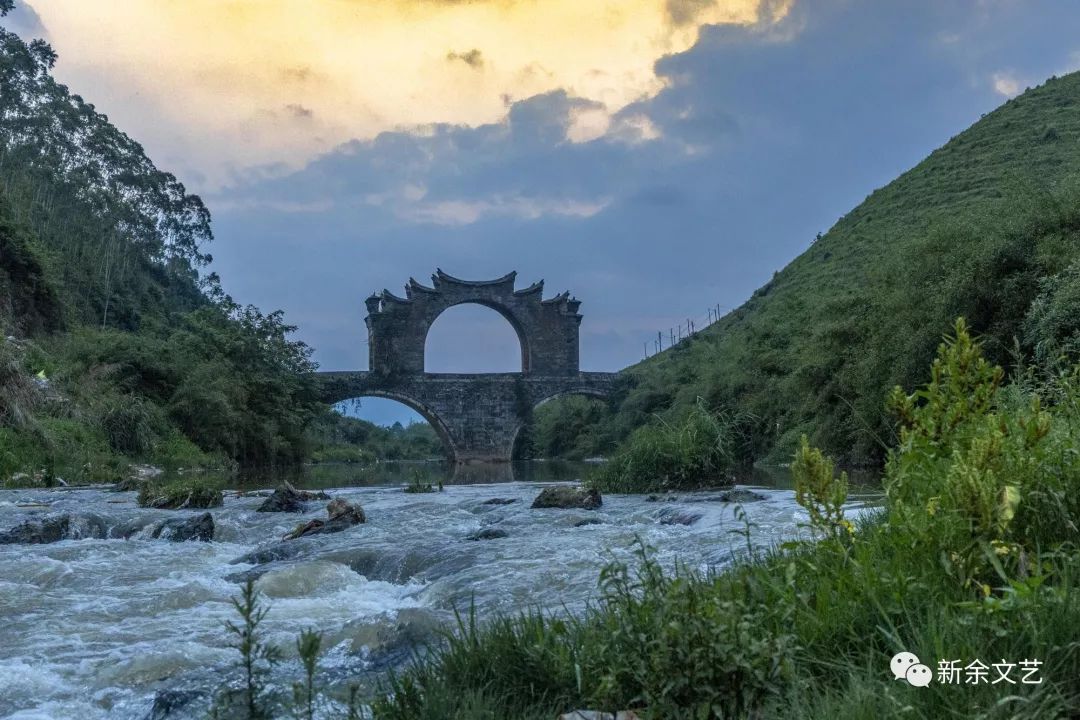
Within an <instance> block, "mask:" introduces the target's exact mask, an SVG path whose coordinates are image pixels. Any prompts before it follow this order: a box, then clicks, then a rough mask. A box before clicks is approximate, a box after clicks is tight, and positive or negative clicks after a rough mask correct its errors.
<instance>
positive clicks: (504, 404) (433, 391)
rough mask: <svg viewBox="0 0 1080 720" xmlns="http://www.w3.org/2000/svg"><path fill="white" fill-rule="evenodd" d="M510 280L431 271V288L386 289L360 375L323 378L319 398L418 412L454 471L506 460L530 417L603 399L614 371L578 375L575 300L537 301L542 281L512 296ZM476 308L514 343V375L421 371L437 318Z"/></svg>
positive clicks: (375, 307) (370, 306)
mask: <svg viewBox="0 0 1080 720" xmlns="http://www.w3.org/2000/svg"><path fill="white" fill-rule="evenodd" d="M516 277H517V273H516V272H511V273H509V274H508V275H505V276H503V277H501V278H499V279H497V280H487V281H470V280H460V279H458V278H455V277H452V276H450V275H447V274H446V273H444V272H443V271H442V270H437V271H436V273H435V274H434V275H432V278H431V279H432V287H427V286H425V285H421V284H420V283H418V282H417V281H416V280H414V279H412V278H410V279H409V283H408V285H406V286H405V297H403V298H402V297H398V296H396V295H394V294H393V293H391V292H390V291H389V290H383V291H382V292H381V293H376V294H374V295H372V296H371V297H369V298H368V299H367V301H366V305H367V311H368V315H367V317H366V318H365V323H366V324H367V328H368V351H369V367H370V368H371V369H370V370H367V371H352V372H320V373H318V378H319V381H320V385H321V397H322V400H323V401H325V402H327V403H338V402H341V401H343V400H349V399H352V398H357V397H384V398H390V399H392V400H397V401H399V402H401V403H404V404H405V405H408V406H409V407H411V408H413V409H414V410H416V411H417V412H418V413H420V415H422V416H423V417H424V418H425V419H426V420H427V421H428V422H430V423H431V425H432V426H433V427H434V428H435V430H436V432H437V433H438V434H439V436H440V437H441V438H442V440H443V442H444V443H445V444H446V446H447V449H448V451H449V454H450V455H451V457H452V458H453V459H454V461H455V462H456V463H457V464H459V465H463V464H468V463H478V462H509V461H510V460H511V458H512V456H513V451H514V444H515V442H516V441H517V437H518V434H519V433H520V432H521V429H522V428H523V427H524V426H525V425H526V424H527V422H528V420H529V418H530V417H531V414H532V410H533V408H535V407H536V406H537V405H540V404H542V403H544V402H546V401H548V400H551V399H554V398H556V397H561V396H565V395H590V396H594V397H606V396H608V395H609V394H610V393H611V391H612V389H613V387H614V384H615V382H616V378H617V377H618V374H617V373H603V372H581V371H580V369H579V344H578V333H579V328H580V325H581V314H580V313H579V312H578V308H579V307H580V305H581V302H580V301H579V300H577V299H576V298H573V297H570V294H569V293H565V292H564V293H562V294H560V295H556V296H555V297H553V298H550V299H547V300H544V299H543V298H542V294H543V289H544V283H543V281H540V282H538V283H534V284H532V285H530V286H529V287H527V288H525V289H523V290H515V289H514V280H515V278H516ZM466 303H475V304H479V305H484V306H487V307H489V308H491V309H493V310H495V311H496V312H498V313H499V314H501V315H502V316H503V317H504V318H506V320H507V321H508V322H509V323H510V326H511V327H512V328H514V331H515V332H516V333H517V336H518V339H519V341H520V342H521V372H517V373H477V374H447V373H427V372H424V348H425V344H426V342H427V334H428V331H429V330H430V328H431V325H432V324H433V323H434V322H435V319H436V318H438V317H439V315H440V314H442V313H443V312H444V311H445V310H447V309H448V308H451V307H453V306H455V305H461V304H466Z"/></svg>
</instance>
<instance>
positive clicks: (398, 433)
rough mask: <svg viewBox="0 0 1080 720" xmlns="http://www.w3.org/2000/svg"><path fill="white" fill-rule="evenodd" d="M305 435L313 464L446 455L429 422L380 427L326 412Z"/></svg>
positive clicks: (444, 448)
mask: <svg viewBox="0 0 1080 720" xmlns="http://www.w3.org/2000/svg"><path fill="white" fill-rule="evenodd" d="M308 432H309V435H310V437H311V441H312V448H313V451H312V455H311V457H312V460H314V461H315V462H356V463H362V462H370V461H372V460H431V459H435V458H444V457H445V456H446V447H445V446H444V445H443V442H442V440H441V439H440V438H439V436H438V434H436V432H435V428H433V427H432V426H431V425H430V424H428V423H421V422H417V423H410V424H409V425H402V424H401V423H394V424H393V425H391V426H390V427H382V426H380V425H376V424H374V423H371V422H368V421H367V420H361V419H360V418H355V417H349V416H347V415H342V414H340V413H338V412H335V411H333V410H328V411H327V412H325V413H323V414H321V415H319V416H318V417H317V418H316V419H315V420H314V421H313V422H312V423H311V425H310V427H309V430H308Z"/></svg>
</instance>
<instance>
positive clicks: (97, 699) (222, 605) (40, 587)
mask: <svg viewBox="0 0 1080 720" xmlns="http://www.w3.org/2000/svg"><path fill="white" fill-rule="evenodd" d="M537 492H538V488H537V486H536V485H535V484H531V483H506V484H499V485H487V486H485V485H470V486H448V487H447V488H446V491H445V492H443V493H435V494H430V495H409V494H405V493H403V492H401V488H400V487H366V488H343V489H339V490H335V491H333V492H332V494H333V495H336V496H342V497H345V498H347V499H349V500H350V501H354V502H359V503H361V504H362V505H363V506H364V507H365V509H366V511H367V515H368V518H369V521H368V523H367V524H365V525H363V526H358V527H356V528H353V529H350V530H348V531H345V532H342V533H338V534H333V535H326V536H316V537H313V538H303V539H301V540H296V541H290V544H289V545H288V548H289V550H290V551H291V552H289V553H287V555H288V557H284V558H278V559H276V560H275V561H274V562H272V563H269V564H267V565H265V566H258V565H252V564H247V563H239V564H235V563H234V562H232V561H235V560H236V559H238V558H242V557H244V556H245V555H247V554H248V553H251V552H252V551H254V550H262V549H269V550H272V551H273V550H276V549H279V548H282V547H285V546H283V545H282V544H281V540H280V537H281V535H282V534H283V533H284V532H286V531H288V530H290V529H291V528H292V527H294V526H295V524H296V523H297V522H298V521H302V520H306V519H309V518H312V517H318V516H320V515H324V512H323V510H322V506H321V504H319V503H313V504H312V505H311V506H310V508H309V509H310V512H309V513H306V514H304V515H302V516H297V515H279V514H274V513H256V512H255V508H256V507H258V505H259V503H261V501H262V499H261V498H257V497H239V498H237V497H229V498H227V500H226V503H225V506H224V507H223V508H220V509H215V510H212V511H211V512H212V514H213V515H214V521H215V526H216V532H215V540H216V542H213V543H196V542H189V543H171V542H166V541H163V540H151V539H145V538H143V537H141V536H140V535H138V534H137V533H136V535H134V536H133V539H129V540H121V539H84V540H65V541H62V542H59V543H55V544H52V545H37V546H17V545H7V546H0V619H2V621H3V622H2V625H0V648H2V651H0V717H10V718H19V719H20V720H28V719H30V718H35V719H36V718H50V719H51V718H63V719H65V720H66V719H67V718H79V720H97V718H119V719H121V720H125V719H128V718H131V719H133V720H138V719H141V718H143V717H145V716H146V714H147V712H148V711H149V709H150V705H151V702H152V700H153V697H154V693H155V692H157V691H160V690H169V689H175V688H178V687H183V688H186V689H191V688H195V689H199V690H202V691H204V692H205V691H207V690H211V689H213V688H215V687H217V686H219V685H220V684H221V682H222V681H223V680H224V679H227V678H229V677H231V676H230V675H229V672H230V670H229V668H230V667H231V665H232V663H233V662H234V661H235V651H234V650H231V649H230V648H229V637H228V635H227V633H226V632H225V629H224V625H225V622H226V621H229V620H235V619H236V616H235V611H234V609H233V607H232V604H231V599H232V598H233V597H235V596H236V595H237V593H238V591H239V586H238V584H237V582H238V579H239V578H240V577H242V576H244V574H245V573H253V574H252V575H251V576H252V577H257V578H258V579H257V581H256V587H257V588H258V589H259V590H260V591H261V592H262V593H263V595H264V596H265V599H266V600H267V601H268V602H269V604H270V612H269V614H268V615H267V618H266V621H265V626H264V628H265V631H266V637H267V638H268V639H269V640H271V641H272V642H274V643H276V644H278V645H279V646H281V647H282V648H283V649H284V650H285V651H286V654H287V655H288V654H289V653H290V652H293V654H294V651H293V648H294V647H295V637H296V635H297V633H299V632H300V630H302V629H305V628H309V627H311V628H316V629H319V630H321V631H323V632H324V633H325V647H326V648H327V654H326V656H325V658H324V661H323V663H322V665H323V667H324V668H326V672H327V673H328V674H330V675H332V676H333V677H334V678H339V679H340V678H352V677H355V676H356V674H357V673H362V672H364V671H365V670H366V669H368V668H372V667H375V668H378V667H383V666H385V664H386V663H389V664H393V663H395V662H398V661H400V659H401V658H404V657H406V654H405V653H404V651H405V650H407V647H404V646H403V644H407V643H408V642H412V641H414V640H415V639H417V638H422V637H423V636H424V633H426V632H428V631H429V630H430V629H431V628H433V627H435V626H436V625H437V624H438V623H439V622H442V621H446V620H448V619H450V618H451V617H452V610H453V608H454V607H455V606H456V607H466V606H468V604H469V603H470V602H473V603H475V605H476V607H477V610H478V612H479V613H480V614H481V616H483V615H485V614H490V613H491V612H494V611H514V610H518V609H524V608H533V607H537V606H542V607H546V608H549V609H553V610H561V609H562V608H567V609H569V610H571V611H574V610H579V609H580V608H582V607H583V606H584V604H585V603H586V602H587V601H588V600H589V599H590V598H591V597H595V593H596V581H597V577H598V574H599V571H600V569H601V568H602V567H603V566H604V564H606V563H607V562H609V561H611V560H613V559H619V560H623V561H632V559H633V552H634V549H635V543H636V541H637V538H641V539H642V540H644V541H645V542H647V543H648V544H649V545H651V546H653V547H654V548H656V557H657V558H658V559H659V560H660V561H661V562H662V563H663V564H664V565H665V566H667V567H672V566H673V565H674V564H675V562H676V560H680V561H683V562H686V563H688V564H690V565H691V566H694V567H705V566H709V565H717V564H721V565H722V564H724V563H727V562H730V561H731V559H732V557H735V556H737V555H738V554H739V552H745V548H746V543H747V540H746V537H745V534H739V532H740V531H744V530H745V527H746V523H750V524H751V530H750V538H751V542H752V543H754V544H756V545H757V546H759V547H761V546H766V545H769V544H773V543H775V542H776V541H778V540H779V539H780V538H782V537H785V536H789V535H790V534H791V533H793V532H795V531H796V527H797V524H798V523H799V522H800V521H801V520H802V519H803V518H804V516H803V515H802V514H801V509H799V508H798V507H797V506H796V505H795V504H794V502H793V500H792V497H791V493H790V492H789V491H784V490H767V489H763V490H762V491H761V492H763V493H765V495H766V496H767V499H766V500H764V501H762V502H757V503H751V504H747V505H746V506H745V512H746V516H745V518H741V517H739V516H737V514H736V513H735V511H734V508H733V507H732V506H731V505H727V504H721V503H716V502H701V500H703V499H705V498H703V497H698V498H695V497H694V496H684V497H683V498H681V499H680V500H681V501H680V502H677V503H668V502H660V503H649V502H646V501H645V500H644V499H643V498H640V497H627V496H610V497H606V498H605V501H604V505H603V507H602V508H600V509H599V510H597V511H578V510H532V509H530V507H529V505H530V504H531V502H532V499H533V498H534V497H535V496H536V494H537ZM496 497H499V498H508V499H513V500H514V502H513V503H511V504H506V505H487V504H485V503H484V501H485V500H489V499H491V498H496ZM118 501H120V502H118ZM37 505H45V506H46V507H44V508H42V507H38V506H37ZM27 506H34V507H27ZM667 509H675V510H678V511H681V512H688V513H692V514H700V518H698V519H697V520H696V521H694V522H693V523H692V524H690V525H665V524H662V523H661V519H662V512H661V511H663V510H667ZM60 512H68V513H74V514H92V515H94V516H97V517H98V518H100V519H101V521H102V522H104V523H105V525H106V526H107V527H108V528H109V529H110V533H111V534H115V533H116V531H117V530H116V529H117V528H125V529H127V530H126V531H127V532H130V531H131V529H132V528H134V529H135V530H137V529H138V528H139V527H142V526H147V525H149V524H152V523H157V522H160V521H161V520H162V519H164V518H167V517H176V516H177V514H183V512H184V511H156V510H144V509H140V508H137V507H135V503H134V494H133V493H109V492H106V491H103V490H100V489H94V490H85V491H67V492H55V493H51V492H47V491H0V530H2V529H8V528H10V527H12V526H14V525H17V524H18V523H19V522H22V521H23V520H26V519H34V518H38V519H40V518H41V517H43V516H45V515H49V514H55V513H60ZM584 519H595V520H599V521H600V522H599V523H598V524H589V525H583V526H576V524H577V523H578V522H579V521H581V520H584ZM76 526H77V527H81V525H76ZM492 527H497V528H499V529H500V530H503V531H505V532H506V537H502V538H498V539H493V540H481V541H474V540H469V539H467V538H468V536H470V535H472V534H473V533H475V532H477V531H479V530H482V529H484V528H492ZM361 573H366V574H367V576H365V574H361ZM417 641H419V640H417ZM380 663H382V665H380ZM294 664H295V661H292V664H290V663H289V662H287V663H286V665H285V667H284V668H283V669H282V670H281V671H280V672H282V673H285V674H286V675H287V673H289V672H293V671H295V669H296V668H295V667H294V666H293V665H294ZM283 677H285V675H283ZM192 713H193V716H198V715H197V714H195V711H194V710H193V711H192Z"/></svg>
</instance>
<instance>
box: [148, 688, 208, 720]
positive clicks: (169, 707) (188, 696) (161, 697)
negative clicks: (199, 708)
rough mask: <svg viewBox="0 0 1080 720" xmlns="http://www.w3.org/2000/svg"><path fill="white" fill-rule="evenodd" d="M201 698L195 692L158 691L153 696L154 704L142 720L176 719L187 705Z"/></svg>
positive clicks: (199, 694) (200, 694) (201, 696)
mask: <svg viewBox="0 0 1080 720" xmlns="http://www.w3.org/2000/svg"><path fill="white" fill-rule="evenodd" d="M202 698H203V693H201V692H198V691H197V690H159V691H158V692H157V693H156V694H155V695H154V704H153V705H152V706H151V707H150V713H149V714H148V715H147V716H146V717H145V719H144V720H168V718H175V717H178V716H180V715H182V714H183V711H184V710H185V709H186V708H187V707H188V706H189V705H191V704H192V703H193V702H195V701H197V700H201V699H202Z"/></svg>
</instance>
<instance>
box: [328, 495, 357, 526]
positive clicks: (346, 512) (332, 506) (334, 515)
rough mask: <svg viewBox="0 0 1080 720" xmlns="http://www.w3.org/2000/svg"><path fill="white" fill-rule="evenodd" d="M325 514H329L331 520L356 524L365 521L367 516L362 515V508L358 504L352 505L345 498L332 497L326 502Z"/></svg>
mask: <svg viewBox="0 0 1080 720" xmlns="http://www.w3.org/2000/svg"><path fill="white" fill-rule="evenodd" d="M326 514H327V515H329V516H330V520H331V521H333V520H342V521H348V523H349V524H350V525H358V524H360V523H364V522H367V517H366V516H365V515H364V508H362V507H360V506H359V505H353V504H352V503H351V502H349V501H348V500H346V499H345V498H334V499H333V500H331V501H330V502H329V503H327V504H326Z"/></svg>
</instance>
